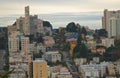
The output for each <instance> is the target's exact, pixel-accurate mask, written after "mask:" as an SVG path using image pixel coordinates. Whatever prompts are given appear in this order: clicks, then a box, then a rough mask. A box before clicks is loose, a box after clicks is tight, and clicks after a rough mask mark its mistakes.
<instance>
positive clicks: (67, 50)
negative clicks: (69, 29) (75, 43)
mask: <svg viewBox="0 0 120 78" xmlns="http://www.w3.org/2000/svg"><path fill="white" fill-rule="evenodd" d="M62 50H64V51H66V52H69V51H70V43H69V42H66V43H65V44H64V46H63V47H62Z"/></svg>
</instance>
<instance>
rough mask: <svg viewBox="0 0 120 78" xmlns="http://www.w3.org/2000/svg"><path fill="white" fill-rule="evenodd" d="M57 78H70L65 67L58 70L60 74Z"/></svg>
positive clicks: (70, 75)
mask: <svg viewBox="0 0 120 78" xmlns="http://www.w3.org/2000/svg"><path fill="white" fill-rule="evenodd" d="M57 78H72V74H70V72H69V70H68V69H67V68H66V67H62V68H60V73H59V74H58V75H57Z"/></svg>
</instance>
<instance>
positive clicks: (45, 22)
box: [43, 21, 52, 29]
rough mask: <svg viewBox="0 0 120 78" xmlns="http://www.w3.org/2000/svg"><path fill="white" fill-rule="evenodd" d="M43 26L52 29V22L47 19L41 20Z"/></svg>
mask: <svg viewBox="0 0 120 78" xmlns="http://www.w3.org/2000/svg"><path fill="white" fill-rule="evenodd" d="M43 26H44V27H50V28H51V29H52V24H51V23H50V22H49V21H43Z"/></svg>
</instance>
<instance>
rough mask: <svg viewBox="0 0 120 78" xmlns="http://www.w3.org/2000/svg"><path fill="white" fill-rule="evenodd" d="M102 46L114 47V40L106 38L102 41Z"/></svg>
mask: <svg viewBox="0 0 120 78" xmlns="http://www.w3.org/2000/svg"><path fill="white" fill-rule="evenodd" d="M101 41H102V45H103V46H105V47H110V46H111V45H113V46H114V39H113V38H105V39H101Z"/></svg>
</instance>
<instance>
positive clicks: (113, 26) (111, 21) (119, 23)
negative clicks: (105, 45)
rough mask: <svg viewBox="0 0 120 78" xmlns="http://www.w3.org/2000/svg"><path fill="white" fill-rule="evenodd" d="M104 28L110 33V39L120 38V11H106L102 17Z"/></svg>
mask: <svg viewBox="0 0 120 78" xmlns="http://www.w3.org/2000/svg"><path fill="white" fill-rule="evenodd" d="M102 27H103V29H106V30H107V32H108V37H117V38H120V10H118V11H108V10H107V9H105V10H104V16H103V17H102Z"/></svg>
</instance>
